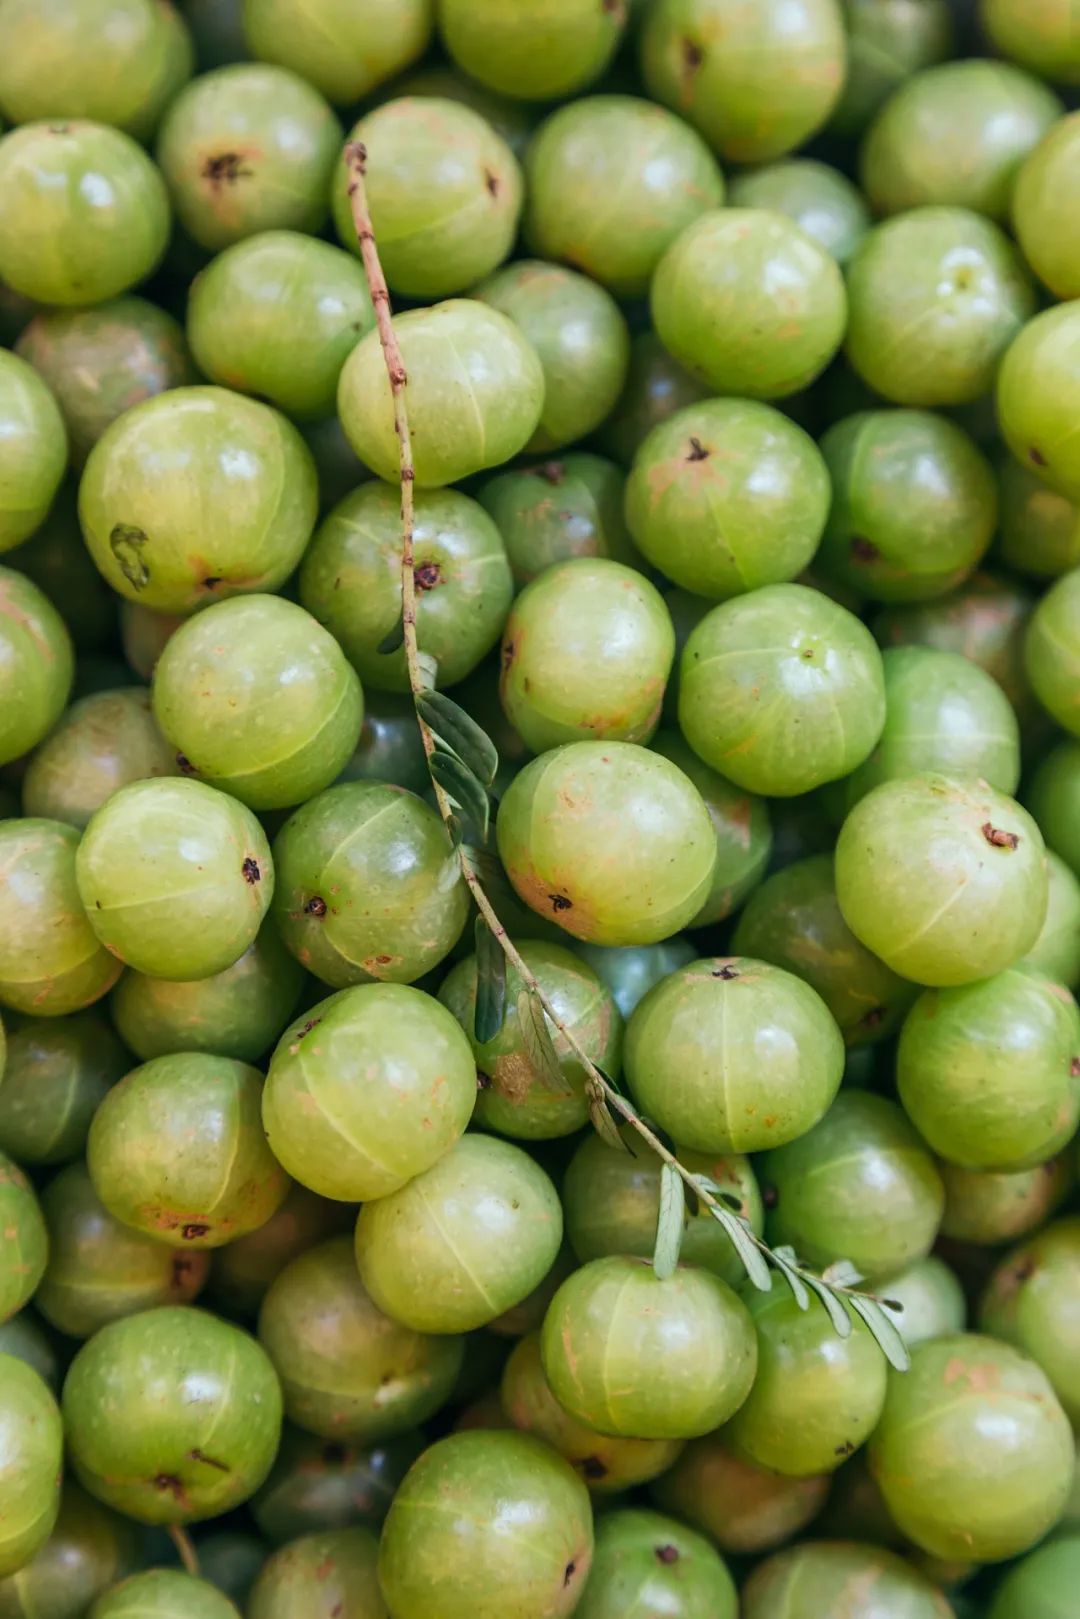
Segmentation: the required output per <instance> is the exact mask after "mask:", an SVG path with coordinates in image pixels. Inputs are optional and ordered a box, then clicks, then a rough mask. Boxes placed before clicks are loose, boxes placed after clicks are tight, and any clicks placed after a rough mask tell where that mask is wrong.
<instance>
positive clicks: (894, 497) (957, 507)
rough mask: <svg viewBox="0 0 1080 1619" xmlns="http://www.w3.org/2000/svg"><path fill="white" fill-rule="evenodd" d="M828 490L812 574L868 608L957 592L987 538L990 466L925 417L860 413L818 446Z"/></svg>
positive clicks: (945, 424) (955, 432) (955, 433)
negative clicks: (818, 574)
mask: <svg viewBox="0 0 1080 1619" xmlns="http://www.w3.org/2000/svg"><path fill="white" fill-rule="evenodd" d="M821 453H822V455H823V456H824V459H825V465H826V468H827V470H828V474H829V478H830V480H831V483H832V489H833V503H832V509H831V510H830V512H829V520H828V523H827V524H826V525H825V532H824V537H823V539H822V542H821V550H820V552H819V553H818V557H817V561H816V566H817V567H819V568H820V569H821V572H822V573H823V575H824V576H825V577H826V578H827V579H829V580H830V581H831V582H833V583H834V584H837V585H841V586H846V587H847V588H849V589H851V590H853V591H855V592H856V593H857V594H858V595H859V596H867V597H869V598H870V599H871V600H872V601H883V602H908V601H927V600H929V599H930V598H931V597H935V596H942V595H944V594H945V592H946V591H948V590H952V589H953V588H954V587H955V586H957V585H959V584H961V583H962V582H963V581H964V580H965V579H966V578H967V576H968V575H969V574H970V573H971V571H972V569H973V568H974V567H975V566H976V565H977V563H978V562H979V560H980V559H981V557H982V556H983V554H984V553H985V551H986V549H987V547H988V546H989V544H990V541H991V539H992V538H993V534H994V527H995V522H996V518H997V510H998V503H997V499H996V495H995V489H994V476H993V473H992V472H991V470H990V466H989V463H988V462H987V460H986V458H985V457H984V456H983V455H982V453H981V452H980V451H979V450H978V449H977V448H976V447H975V445H974V444H973V443H972V441H971V439H970V438H969V437H968V435H967V434H966V433H965V432H964V430H963V429H962V428H960V427H958V426H957V425H956V423H955V422H951V421H949V420H947V419H946V418H945V417H944V416H935V415H933V414H931V412H929V411H924V410H865V411H859V412H858V414H856V415H854V416H847V417H845V418H844V420H843V421H839V422H835V423H834V424H833V425H832V427H830V428H829V430H828V431H827V432H826V434H825V435H824V437H823V438H822V441H821Z"/></svg>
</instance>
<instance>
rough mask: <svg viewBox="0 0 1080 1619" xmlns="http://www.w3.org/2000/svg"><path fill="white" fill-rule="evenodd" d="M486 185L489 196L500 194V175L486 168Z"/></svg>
mask: <svg viewBox="0 0 1080 1619" xmlns="http://www.w3.org/2000/svg"><path fill="white" fill-rule="evenodd" d="M484 185H485V186H486V187H487V192H488V196H490V197H497V196H498V195H499V176H498V175H497V174H492V172H491V170H490V169H485V170H484Z"/></svg>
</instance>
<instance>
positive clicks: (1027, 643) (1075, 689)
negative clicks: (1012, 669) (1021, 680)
mask: <svg viewBox="0 0 1080 1619" xmlns="http://www.w3.org/2000/svg"><path fill="white" fill-rule="evenodd" d="M1024 666H1025V668H1026V670H1027V676H1028V679H1029V680H1030V681H1031V684H1032V686H1033V688H1034V690H1035V695H1036V697H1038V699H1039V701H1040V702H1041V703H1042V705H1043V707H1044V708H1045V709H1046V711H1047V713H1049V714H1050V715H1051V716H1052V718H1054V719H1055V720H1056V721H1057V722H1058V724H1059V725H1060V726H1062V727H1063V729H1064V730H1066V731H1069V732H1071V734H1072V735H1073V736H1080V568H1074V569H1073V571H1072V572H1071V573H1067V574H1064V575H1063V577H1062V578H1060V579H1058V580H1057V581H1056V583H1055V584H1052V585H1051V586H1050V589H1049V590H1048V591H1047V593H1046V595H1045V596H1044V597H1043V598H1042V600H1041V601H1040V602H1039V604H1038V606H1037V607H1036V609H1035V611H1034V613H1032V615H1031V619H1030V622H1029V624H1028V628H1027V634H1026V636H1025V638H1024Z"/></svg>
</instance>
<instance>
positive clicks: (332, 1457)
mask: <svg viewBox="0 0 1080 1619" xmlns="http://www.w3.org/2000/svg"><path fill="white" fill-rule="evenodd" d="M347 1454H348V1453H347V1451H346V1449H345V1446H344V1445H334V1444H330V1445H324V1446H323V1448H322V1459H323V1461H324V1462H325V1463H326V1465H327V1467H340V1466H341V1464H342V1463H343V1462H344V1460H345V1457H346V1455H347Z"/></svg>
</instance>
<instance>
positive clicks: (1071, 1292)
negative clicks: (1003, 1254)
mask: <svg viewBox="0 0 1080 1619" xmlns="http://www.w3.org/2000/svg"><path fill="white" fill-rule="evenodd" d="M1078 1288H1080V1218H1077V1217H1076V1216H1075V1215H1074V1216H1073V1217H1072V1218H1071V1219H1065V1220H1055V1221H1054V1223H1053V1224H1052V1225H1048V1226H1046V1227H1045V1228H1044V1229H1043V1230H1042V1231H1040V1232H1038V1233H1037V1234H1036V1235H1035V1236H1033V1237H1029V1238H1028V1240H1027V1241H1026V1242H1025V1243H1023V1244H1022V1246H1021V1247H1019V1248H1016V1249H1014V1250H1013V1252H1012V1253H1011V1254H1009V1255H1008V1257H1007V1258H1005V1259H1004V1260H1003V1261H1002V1262H1001V1264H1000V1265H999V1266H998V1268H997V1270H995V1272H994V1274H993V1275H992V1276H991V1278H990V1281H989V1284H988V1286H987V1289H986V1292H985V1293H984V1294H983V1297H982V1300H981V1302H980V1304H979V1327H980V1329H981V1330H982V1331H983V1332H987V1333H989V1334H990V1335H991V1336H992V1337H994V1338H1000V1339H1002V1340H1003V1341H1004V1342H1005V1343H1010V1344H1013V1345H1014V1347H1015V1348H1017V1349H1022V1350H1023V1351H1024V1353H1025V1354H1026V1355H1030V1356H1031V1358H1032V1360H1033V1361H1035V1363H1036V1365H1038V1366H1041V1367H1042V1369H1043V1371H1044V1372H1045V1373H1046V1375H1047V1377H1048V1378H1049V1379H1050V1383H1051V1385H1052V1387H1053V1390H1054V1393H1055V1394H1056V1395H1057V1397H1058V1399H1059V1400H1060V1401H1061V1404H1062V1407H1063V1409H1064V1411H1065V1415H1066V1416H1067V1417H1068V1418H1069V1420H1070V1422H1073V1423H1075V1422H1076V1421H1078V1420H1080V1376H1078V1374H1077V1365H1078V1361H1077V1344H1078V1332H1077V1316H1076V1299H1077V1292H1078Z"/></svg>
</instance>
